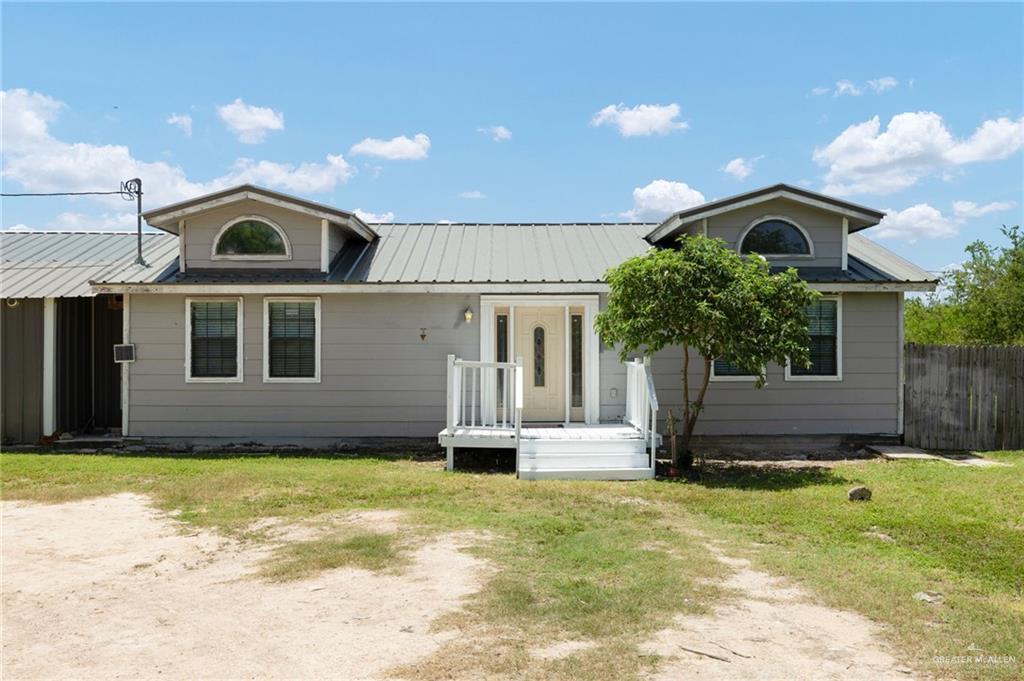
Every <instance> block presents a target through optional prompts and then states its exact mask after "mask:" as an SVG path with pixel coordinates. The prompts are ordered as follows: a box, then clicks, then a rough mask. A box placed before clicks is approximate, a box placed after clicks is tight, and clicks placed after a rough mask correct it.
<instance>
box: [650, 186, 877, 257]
mask: <svg viewBox="0 0 1024 681" xmlns="http://www.w3.org/2000/svg"><path fill="white" fill-rule="evenodd" d="M883 217H884V214H883V213H881V212H879V211H876V210H874V209H872V208H867V207H865V206H860V205H858V204H855V203H850V202H849V201H844V200H842V199H837V198H835V197H831V196H826V195H824V194H818V193H817V192H813V191H810V190H808V189H803V188H801V187H794V186H791V185H787V184H777V185H772V186H770V187H764V188H762V189H757V190H754V191H751V192H746V193H743V194H737V195H735V196H729V197H726V198H724V199H717V200H715V201H709V202H707V203H703V204H701V205H699V206H694V207H692V208H687V209H685V210H681V211H679V212H677V213H674V214H673V215H671V216H669V217H668V218H667V219H665V220H664V221H663V222H661V223H660V224H659V225H657V226H656V227H654V229H652V230H651V231H649V232H648V233H647V236H646V239H647V241H648V242H649V243H651V244H652V245H654V246H658V247H661V248H671V247H672V244H673V242H674V241H675V240H676V239H678V238H679V236H680V235H682V234H691V235H694V234H703V235H705V236H708V237H711V238H713V239H720V240H722V241H724V242H725V243H726V244H727V245H728V246H729V248H731V249H733V250H734V251H736V252H737V253H739V254H741V255H747V254H750V253H757V254H758V255H762V256H764V257H765V258H767V259H768V260H769V261H770V262H771V265H772V267H796V268H798V269H807V270H812V269H813V271H812V272H808V274H813V275H814V276H821V275H822V274H823V273H824V272H825V270H833V271H846V270H847V268H848V253H847V248H848V238H849V236H850V235H851V234H853V233H854V232H858V231H860V230H862V229H866V228H868V227H871V226H873V225H877V224H878V223H879V222H880V221H881V219H882V218H883Z"/></svg>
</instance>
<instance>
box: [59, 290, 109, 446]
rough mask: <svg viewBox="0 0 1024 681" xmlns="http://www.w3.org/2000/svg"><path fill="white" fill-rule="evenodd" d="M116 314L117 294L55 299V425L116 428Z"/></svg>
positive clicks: (65, 428) (64, 429) (69, 428)
mask: <svg viewBox="0 0 1024 681" xmlns="http://www.w3.org/2000/svg"><path fill="white" fill-rule="evenodd" d="M121 315H122V310H121V305H120V296H108V295H101V296H96V297H95V298H59V299H58V300H57V424H56V425H57V430H59V431H62V432H72V431H82V430H92V429H105V428H118V427H120V425H121V404H120V400H121V391H120V385H121V370H120V368H119V367H118V366H117V365H116V364H114V357H113V354H114V353H113V346H114V344H115V343H120V342H121V332H122V329H121Z"/></svg>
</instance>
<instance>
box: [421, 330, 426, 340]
mask: <svg viewBox="0 0 1024 681" xmlns="http://www.w3.org/2000/svg"><path fill="white" fill-rule="evenodd" d="M420 340H421V341H425V340H427V330H426V328H424V327H420Z"/></svg>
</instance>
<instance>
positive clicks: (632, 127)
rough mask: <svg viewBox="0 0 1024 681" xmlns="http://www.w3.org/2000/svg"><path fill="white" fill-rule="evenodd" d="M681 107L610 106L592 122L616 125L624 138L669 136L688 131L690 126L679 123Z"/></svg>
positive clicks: (595, 124)
mask: <svg viewBox="0 0 1024 681" xmlns="http://www.w3.org/2000/svg"><path fill="white" fill-rule="evenodd" d="M678 117H679V105H678V104H668V105H666V106H660V105H658V104H638V105H637V106H634V107H627V106H626V105H625V104H610V105H608V106H606V107H605V108H603V109H601V110H600V111H598V112H597V113H596V114H594V117H593V118H592V119H591V120H590V124H591V125H593V126H598V125H614V126H616V127H617V128H618V129H619V134H621V135H622V136H623V137H635V136H638V135H653V134H658V135H667V134H668V133H670V132H672V131H673V130H686V129H687V128H688V127H690V124H689V123H687V122H686V121H677V120H676V118H678Z"/></svg>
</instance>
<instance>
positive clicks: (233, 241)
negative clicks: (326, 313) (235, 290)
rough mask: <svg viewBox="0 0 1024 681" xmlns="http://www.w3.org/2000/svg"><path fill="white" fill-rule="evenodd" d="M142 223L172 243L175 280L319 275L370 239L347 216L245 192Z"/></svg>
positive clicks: (372, 235)
mask: <svg viewBox="0 0 1024 681" xmlns="http://www.w3.org/2000/svg"><path fill="white" fill-rule="evenodd" d="M144 217H145V218H146V221H147V222H148V223H149V224H150V225H152V226H153V227H157V228H159V229H163V230H165V231H168V232H171V233H172V234H177V235H178V253H179V258H178V269H179V271H180V273H181V274H182V275H186V274H187V273H189V272H200V271H204V270H246V269H248V270H279V269H286V270H302V271H303V272H304V274H302V275H301V276H309V273H310V272H320V273H323V274H325V275H326V274H329V273H330V272H331V271H332V268H333V267H335V265H337V264H339V263H340V262H341V261H342V260H343V259H344V257H348V256H349V255H352V254H358V253H360V252H362V250H363V249H365V248H366V247H367V244H369V243H370V242H372V241H374V240H375V239H376V238H377V233H376V232H375V231H374V230H373V228H371V227H370V226H369V225H367V224H366V223H364V222H363V221H362V220H361V219H360V218H359V217H358V216H356V215H355V214H354V213H350V212H348V211H343V210H338V209H337V208H333V207H331V206H325V205H323V204H320V203H316V202H314V201H309V200H307V199H301V198H298V197H295V196H289V195H287V194H282V193H280V192H276V191H273V190H270V189H264V188H262V187H255V186H252V185H242V186H239V187H233V188H231V189H225V190H223V191H220V192H216V193H213V194H207V195H206V196H200V197H197V198H195V199H191V200H189V201H183V202H181V203H176V204H173V205H170V206H165V207H163V208H159V209H157V210H154V211H150V212H148V213H146V214H145V216H144ZM352 257H355V256H354V255H353V256H352Z"/></svg>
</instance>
